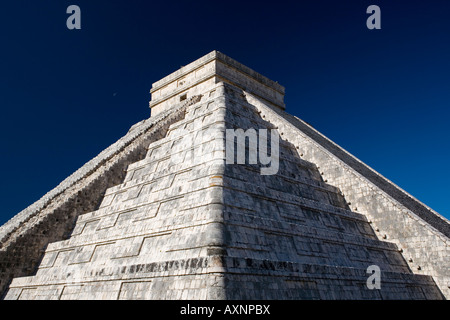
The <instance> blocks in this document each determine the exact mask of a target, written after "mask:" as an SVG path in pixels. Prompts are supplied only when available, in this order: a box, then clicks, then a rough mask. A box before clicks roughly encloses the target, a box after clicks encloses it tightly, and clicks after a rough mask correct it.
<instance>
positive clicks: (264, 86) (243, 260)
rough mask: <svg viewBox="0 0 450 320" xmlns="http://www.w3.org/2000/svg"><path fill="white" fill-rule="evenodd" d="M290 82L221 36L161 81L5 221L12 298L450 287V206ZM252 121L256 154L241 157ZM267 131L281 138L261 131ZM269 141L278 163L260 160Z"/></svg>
mask: <svg viewBox="0 0 450 320" xmlns="http://www.w3.org/2000/svg"><path fill="white" fill-rule="evenodd" d="M284 93H285V90H284V87H282V86H281V85H279V84H278V83H276V82H274V81H272V80H270V79H268V78H266V77H264V76H262V75H260V74H259V73H257V72H255V71H253V70H251V69H250V68H248V67H246V66H244V65H242V64H240V63H239V62H237V61H235V60H233V59H231V58H229V57H227V56H226V55H224V54H222V53H220V52H218V51H213V52H211V53H209V54H207V55H205V56H204V57H201V58H200V59H198V60H196V61H194V62H192V63H190V64H189V65H187V66H184V67H182V68H181V69H180V70H178V71H175V72H174V73H172V74H170V75H168V76H167V77H165V78H163V79H161V80H160V81H157V82H155V83H154V84H153V87H152V89H151V94H152V99H151V102H150V108H151V114H152V116H151V117H150V118H148V119H145V120H143V121H141V122H139V123H137V124H135V125H134V126H132V127H131V128H130V130H129V131H128V133H127V134H126V135H125V136H124V137H122V138H121V139H119V140H118V141H117V142H116V143H114V144H113V145H111V146H110V147H108V148H107V149H105V150H104V151H102V152H101V153H100V154H99V155H98V156H97V157H95V158H94V159H92V160H90V161H89V162H87V163H86V164H85V165H84V166H83V167H81V168H80V169H79V170H77V171H76V172H74V173H73V174H72V175H71V176H69V177H68V178H67V179H66V180H64V181H63V182H61V184H60V185H58V186H57V187H56V188H55V189H53V190H51V191H50V192H48V193H47V194H46V195H44V196H43V197H42V198H41V199H40V200H39V201H37V202H36V203H34V204H32V205H31V206H29V207H28V208H26V209H25V210H23V211H22V212H20V213H18V214H17V215H16V216H15V217H13V218H12V219H11V220H10V221H8V222H7V223H6V224H4V225H3V226H2V227H1V228H0V292H2V297H3V298H4V299H8V300H13V299H14V300H16V299H107V300H115V299H177V300H178V299H213V300H214V299H230V300H233V299H263V300H266V299H324V300H330V299H433V300H435V299H446V298H449V297H450V271H449V266H450V249H449V245H450V240H449V237H450V223H449V221H448V220H447V219H445V218H444V217H442V216H441V215H439V214H438V213H437V212H435V211H433V210H432V209H431V208H429V207H427V206H426V205H424V204H423V203H421V202H420V201H418V200H417V199H415V198H414V197H412V196H411V195H409V194H408V193H407V192H405V191H403V190H402V189H400V188H399V187H397V186H396V185H395V184H393V183H392V182H390V181H389V180H388V179H386V178H384V177H383V176H381V175H380V174H378V173H377V172H375V171H374V170H373V169H371V168H370V167H368V166H367V165H365V164H364V163H362V162H361V161H359V160H358V159H357V158H356V157H354V156H352V155H351V154H349V153H348V152H346V151H345V150H344V149H342V148H341V147H339V146H338V145H336V144H335V143H333V142H332V141H331V140H330V139H328V138H326V137H325V136H323V135H322V134H321V133H319V132H318V131H316V130H315V129H314V128H312V127H311V126H310V125H308V124H307V123H306V122H304V121H302V120H300V119H298V118H297V117H295V116H292V115H290V114H289V113H287V112H286V111H285V109H289V106H285V104H284ZM239 129H241V130H242V131H244V132H245V133H247V134H248V135H247V136H246V137H244V139H243V140H241V141H240V140H239V138H238V137H236V140H235V141H234V140H233V141H232V143H233V146H235V147H236V148H235V150H239V148H240V147H241V148H243V150H246V152H245V161H244V163H237V162H236V163H229V162H228V161H227V157H226V151H227V145H228V146H230V144H227V143H229V141H227V135H226V132H227V130H234V132H238V131H237V130H239ZM252 130H253V131H252ZM263 130H266V131H267V132H269V133H270V137H279V140H276V141H278V142H279V143H278V144H277V146H276V147H275V145H274V144H270V143H268V144H267V146H266V145H264V144H261V141H262V140H261V139H259V140H257V141H256V140H255V141H256V142H255V144H254V145H252V143H251V141H252V135H251V134H249V133H250V132H256V134H257V135H258V137H259V138H261V132H266V131H263ZM247 141H248V143H246V142H247ZM271 141H275V140H271ZM258 142H259V144H258ZM263 147H264V148H266V147H267V150H266V151H267V155H269V154H270V156H271V163H270V164H271V165H272V164H274V162H276V163H277V167H276V169H277V170H276V173H275V174H266V175H264V174H261V168H264V167H267V163H264V164H263V163H260V162H261V161H259V162H256V163H255V161H251V157H252V154H256V153H257V154H258V157H257V159H259V160H261V154H264V153H261V150H262V149H261V148H263ZM252 152H253V153H252ZM371 266H376V267H378V268H379V270H380V271H381V273H380V278H379V284H380V286H379V289H377V288H370V285H369V284H368V281H369V280H368V279H369V277H370V276H371V274H370V273H368V272H367V270H368V269H369V267H371Z"/></svg>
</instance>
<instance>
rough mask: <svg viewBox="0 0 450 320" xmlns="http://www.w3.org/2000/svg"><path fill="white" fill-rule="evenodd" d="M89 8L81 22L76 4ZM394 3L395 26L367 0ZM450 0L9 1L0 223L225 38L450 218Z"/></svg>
mask: <svg viewBox="0 0 450 320" xmlns="http://www.w3.org/2000/svg"><path fill="white" fill-rule="evenodd" d="M71 4H76V5H78V6H80V8H81V27H82V29H81V30H68V29H67V28H66V19H67V18H68V16H69V15H68V14H66V8H67V7H68V6H69V5H71ZM371 4H376V5H379V6H380V8H381V27H382V29H381V30H368V29H367V28H366V19H367V18H368V16H369V15H368V14H366V9H367V7H368V6H369V5H371ZM449 13H450V2H449V1H446V0H440V1H439V0H432V1H411V0H410V1H403V0H402V1H400V0H395V1H392V0H391V1H378V0H372V1H321V0H314V1H295V2H294V1H291V2H283V1H271V2H264V1H243V0H241V1H169V0H168V1H158V2H156V1H138V0H133V1H125V0H122V1H103V0H95V1H93V0H90V1H85V0H73V1H62V0H58V1H56V0H54V1H50V0H45V1H23V0H22V1H20V0H15V1H3V2H2V3H1V5H0V35H1V50H0V107H1V118H0V121H1V122H0V139H1V140H0V142H1V158H0V165H1V168H2V169H3V174H2V179H1V189H0V201H1V205H2V207H1V210H0V224H3V223H4V222H5V221H6V220H8V219H9V218H11V217H12V216H13V215H15V214H16V213H18V212H19V211H21V210H22V209H24V208H25V207H27V206H28V205H30V204H31V203H33V202H34V201H36V200H38V199H39V198H40V197H41V196H42V195H44V194H45V193H46V192H48V191H49V190H51V189H52V188H54V187H55V186H56V185H58V184H59V183H60V182H61V181H62V180H63V179H65V178H66V177H67V176H68V175H70V174H71V173H72V172H74V171H75V170H76V169H78V168H79V167H80V166H82V165H83V164H84V163H85V162H87V161H88V160H90V159H91V158H92V157H94V156H95V155H97V154H98V153H99V152H100V151H102V150H103V149H104V148H106V147H107V146H109V145H110V144H111V143H113V142H115V141H116V140H117V139H118V138H120V137H121V136H123V135H124V134H125V133H126V131H127V130H128V128H129V127H130V126H131V125H133V124H134V123H136V122H138V121H140V120H142V119H144V118H147V117H148V116H149V113H150V112H149V109H148V101H149V100H150V94H149V90H150V88H151V84H152V83H153V82H155V81H157V80H159V79H160V78H162V77H164V76H166V75H167V74H169V73H171V72H173V71H175V70H177V69H178V68H179V67H180V66H181V65H186V64H188V63H189V62H192V61H193V60H195V59H197V58H199V57H201V56H203V55H204V54H206V53H208V52H210V51H212V50H219V51H221V52H223V53H225V54H227V55H229V56H231V57H232V58H234V59H236V60H238V61H239V62H241V63H243V64H245V65H247V66H249V67H250V68H252V69H254V70H256V71H257V72H260V73H262V74H263V75H265V76H267V77H269V78H271V79H272V80H275V81H278V82H279V83H280V84H282V85H284V86H285V87H286V97H285V102H286V105H287V109H286V110H287V111H288V112H290V113H291V114H294V115H296V116H298V117H299V118H301V119H303V120H305V121H307V122H308V123H310V124H312V125H313V126H314V127H315V128H316V129H318V130H319V131H320V132H322V133H323V134H325V135H326V136H328V137H329V138H330V139H332V140H333V141H334V142H336V143H338V144H339V145H341V146H342V147H343V148H345V149H346V150H348V151H349V152H350V153H352V154H353V155H355V156H356V157H357V158H359V159H361V160H362V161H364V162H365V163H367V164H368V165H369V166H371V167H372V168H374V169H375V170H377V171H378V172H380V173H381V174H383V175H384V176H385V177H387V178H388V179H390V180H391V181H393V182H394V183H396V184H397V185H399V186H400V187H401V188H403V189H405V190H406V191H408V192H409V193H410V194H412V195H413V196H415V197H416V198H418V199H419V200H421V201H422V202H424V203H425V204H427V205H428V206H430V207H432V208H433V209H435V210H436V211H438V212H439V213H441V214H442V215H444V216H445V217H447V218H450V210H449V208H450V205H449V190H450V187H449V186H450V185H449V182H448V181H450V166H449V165H448V163H449V156H450V142H449V138H450V126H449V125H448V120H449V116H450V111H449V110H450V108H449V107H450V90H449V89H450V41H449V40H450V37H449V36H450V20H449Z"/></svg>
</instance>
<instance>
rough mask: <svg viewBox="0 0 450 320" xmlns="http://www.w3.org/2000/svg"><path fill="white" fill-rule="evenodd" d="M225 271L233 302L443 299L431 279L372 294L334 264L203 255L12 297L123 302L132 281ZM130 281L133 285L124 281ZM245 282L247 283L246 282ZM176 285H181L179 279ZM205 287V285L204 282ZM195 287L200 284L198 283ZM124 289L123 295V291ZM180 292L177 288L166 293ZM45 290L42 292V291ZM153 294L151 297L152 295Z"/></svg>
mask: <svg viewBox="0 0 450 320" xmlns="http://www.w3.org/2000/svg"><path fill="white" fill-rule="evenodd" d="M217 261H220V262H219V265H220V267H219V269H220V270H222V274H223V275H222V276H223V277H224V278H225V280H226V282H225V287H224V288H223V289H225V290H226V291H227V297H228V299H261V298H262V297H266V298H268V299H279V298H280V295H282V296H285V298H287V299H442V298H443V297H442V294H441V293H440V292H439V290H438V289H437V288H436V286H435V284H434V282H433V280H432V279H431V277H429V276H424V275H416V274H410V273H398V272H388V271H382V272H381V274H380V279H379V284H380V287H379V289H369V287H368V284H367V283H368V278H369V276H370V275H371V274H370V273H368V272H367V269H361V268H348V267H340V266H333V265H321V264H302V263H293V262H287V261H274V260H258V259H252V258H238V257H223V256H201V257H198V258H195V259H180V260H170V261H160V262H153V263H146V264H126V265H121V266H111V265H109V266H94V267H92V268H86V267H83V268H82V272H81V273H78V274H77V275H76V276H74V275H73V272H74V271H76V269H71V268H67V269H66V270H61V271H62V272H61V273H60V275H64V276H63V277H61V278H55V277H52V276H51V275H47V276H45V275H42V276H35V277H24V278H17V279H14V280H13V283H12V284H11V292H10V294H9V296H10V298H11V299H13V298H16V299H17V298H19V297H20V296H21V294H22V297H23V298H25V295H24V292H23V290H37V291H36V292H34V296H41V297H43V296H46V295H47V294H49V293H48V291H50V290H52V291H54V292H52V294H55V293H58V294H56V296H57V297H60V296H62V293H63V291H65V290H67V289H68V288H70V287H74V288H78V289H79V290H80V294H83V296H84V297H85V298H88V299H98V298H99V296H103V297H104V296H105V294H106V292H104V291H106V290H111V289H112V288H116V290H111V291H112V292H116V294H115V295H114V296H111V297H110V298H109V299H117V298H118V296H120V295H118V294H117V292H118V291H120V288H121V287H122V286H123V285H124V284H125V283H129V282H130V281H134V283H137V284H139V283H140V284H142V285H141V286H139V287H136V288H141V289H138V290H146V291H147V292H148V291H151V290H152V289H153V288H154V289H155V290H156V287H152V286H145V285H144V284H147V283H150V282H153V283H155V282H156V283H159V281H161V280H162V279H167V277H172V279H176V277H177V276H179V275H183V277H189V276H190V275H195V274H198V272H199V271H201V270H204V271H206V270H219V269H217V267H216V266H217ZM124 277H125V279H127V280H123V279H124ZM243 279H245V281H242V280H243ZM99 280H102V281H108V283H110V284H111V285H112V288H110V287H107V288H105V287H104V288H103V291H102V290H100V291H98V290H93V289H94V286H95V284H96V283H97V282H98V281H99ZM175 281H176V280H175ZM198 285H199V286H202V285H204V284H203V283H202V282H198ZM193 286H194V288H195V285H194V284H193ZM117 289H119V290H117ZM178 289H185V288H184V287H182V288H179V287H177V286H176V285H175V283H174V284H172V285H170V286H168V287H165V291H166V292H167V291H175V290H178ZM39 291H41V292H39ZM148 293H150V292H148Z"/></svg>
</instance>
